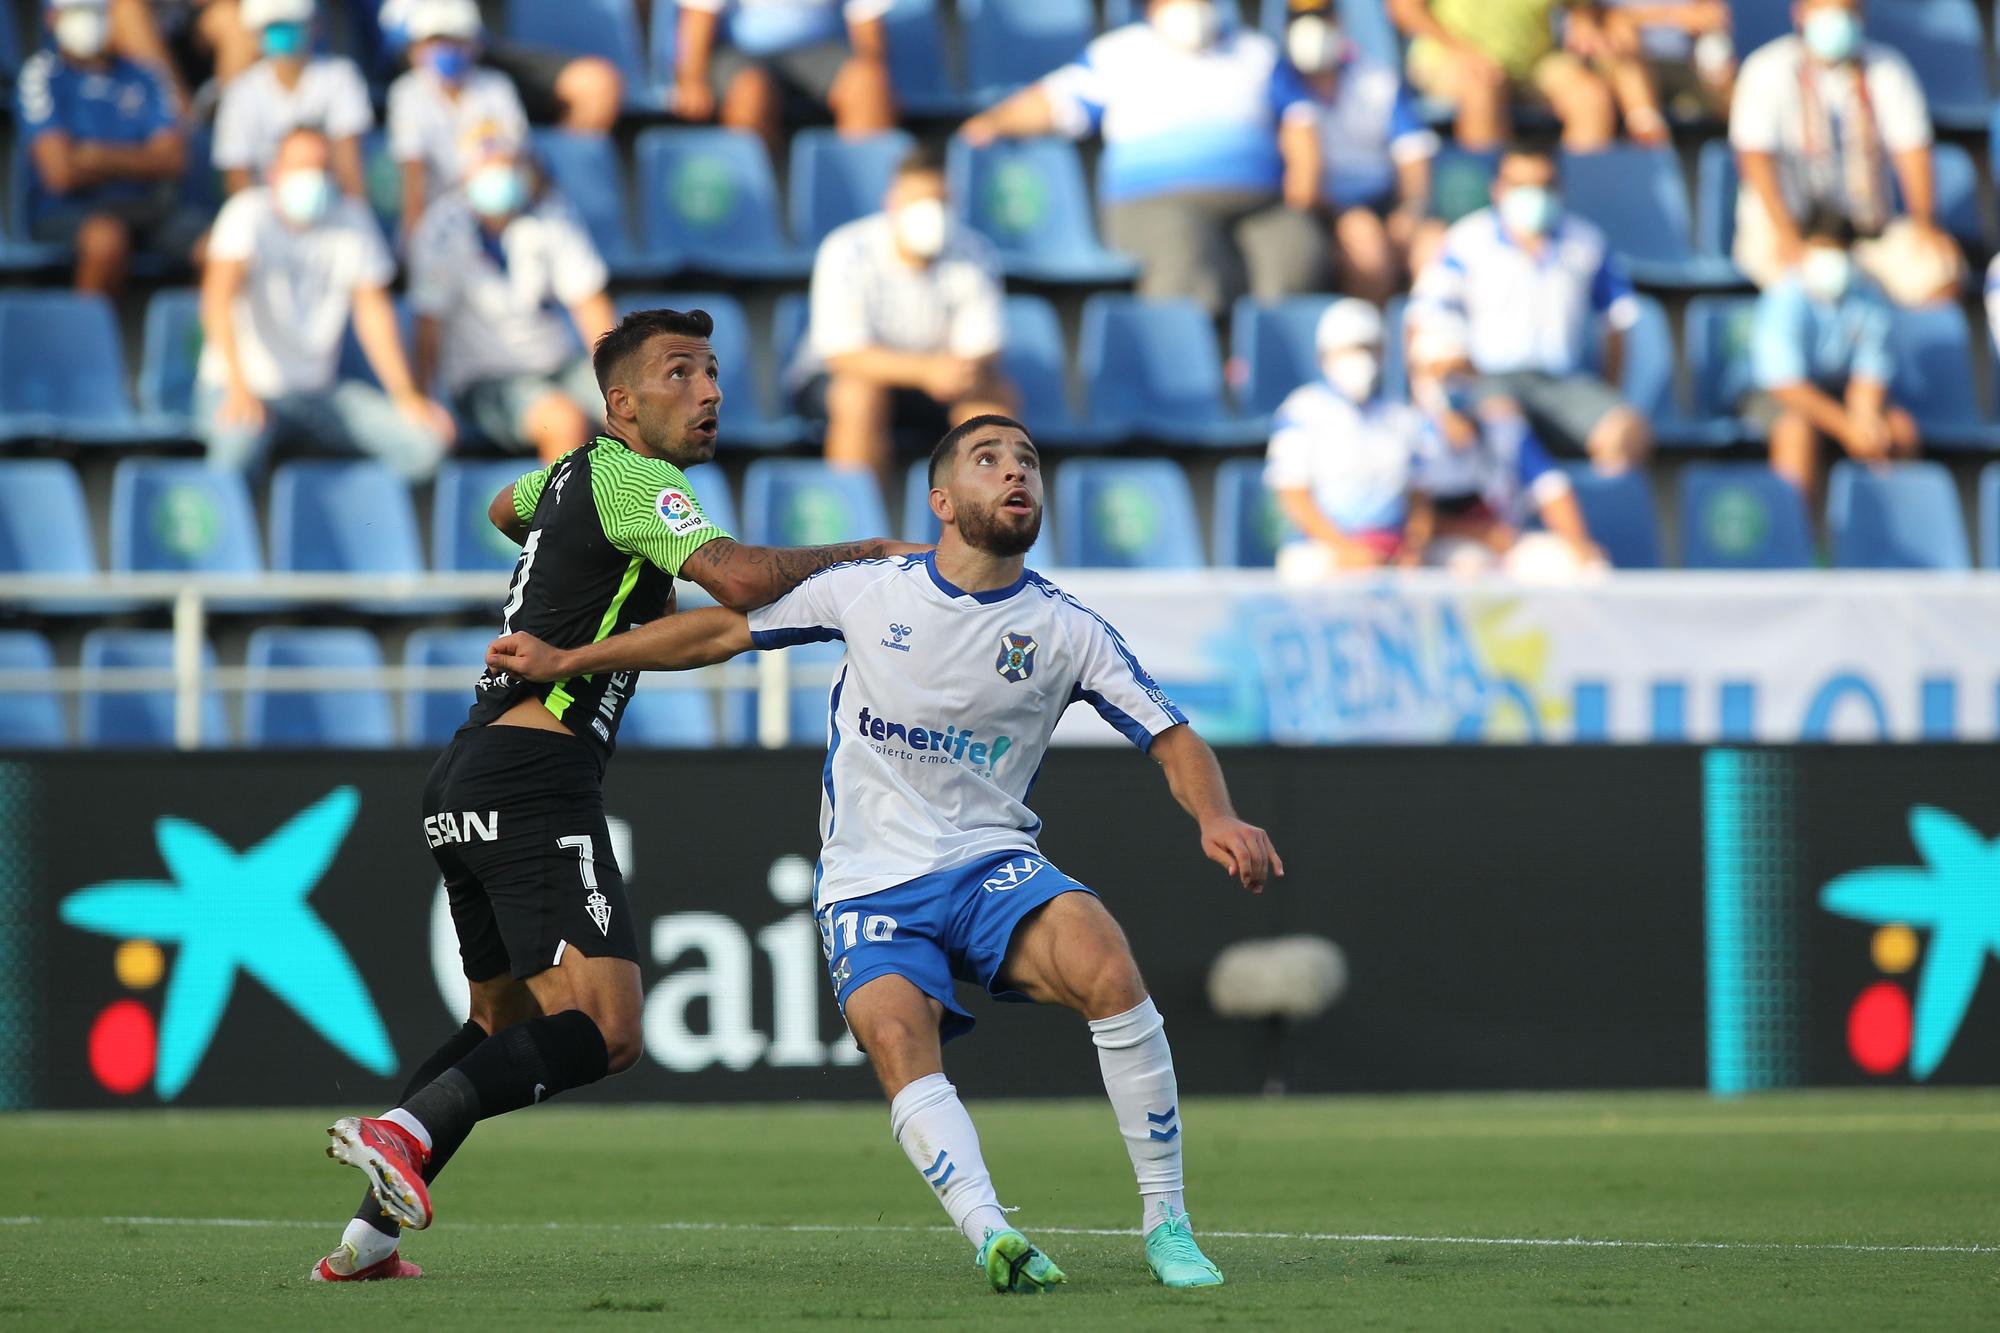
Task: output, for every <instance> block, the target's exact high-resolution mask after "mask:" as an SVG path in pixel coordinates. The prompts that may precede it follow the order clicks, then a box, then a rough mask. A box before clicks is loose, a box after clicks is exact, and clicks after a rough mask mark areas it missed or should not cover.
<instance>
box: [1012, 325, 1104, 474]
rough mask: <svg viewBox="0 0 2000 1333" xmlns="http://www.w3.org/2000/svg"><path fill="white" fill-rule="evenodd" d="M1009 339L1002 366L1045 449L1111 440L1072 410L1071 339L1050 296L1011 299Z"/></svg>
mask: <svg viewBox="0 0 2000 1333" xmlns="http://www.w3.org/2000/svg"><path fill="white" fill-rule="evenodd" d="M1006 320H1007V340H1006V342H1005V343H1004V344H1003V345H1002V347H1001V349H1000V367H1001V369H1002V370H1003V371H1005V372H1006V374H1007V377H1008V379H1010V380H1012V381H1013V384H1014V388H1015V389H1016V390H1017V391H1018V392H1019V393H1020V396H1021V422H1022V424H1024V425H1025V426H1027V428H1028V433H1029V434H1030V435H1032V436H1034V438H1035V440H1036V441H1037V442H1038V443H1040V444H1043V445H1081V444H1095V443H1100V442H1102V441H1103V440H1105V439H1106V438H1107V437H1106V436H1105V435H1104V433H1103V432H1102V431H1099V430H1096V429H1094V428H1093V427H1091V426H1090V425H1089V424H1088V423H1087V422H1085V421H1084V420H1083V419H1082V418H1080V417H1078V416H1077V414H1076V411H1075V410H1074V409H1073V408H1072V407H1071V406H1070V401H1069V378H1068V377H1069V364H1070V361H1069V340H1068V339H1067V338H1065V337H1063V329H1062V321H1061V320H1060V319H1058V318H1057V316H1056V309H1055V307H1054V306H1053V305H1050V304H1049V302H1048V300H1047V298H1045V297H1041V296H1032V295H1027V294H1015V295H1011V296H1009V297H1008V298H1007V305H1006Z"/></svg>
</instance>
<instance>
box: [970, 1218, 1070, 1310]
mask: <svg viewBox="0 0 2000 1333" xmlns="http://www.w3.org/2000/svg"><path fill="white" fill-rule="evenodd" d="M973 1262H974V1263H976V1264H978V1265H979V1267H980V1268H981V1269H982V1270H983V1271H984V1272H985V1274H986V1280H987V1281H988V1282H991V1283H992V1284H993V1290H995V1291H1000V1292H1007V1291H1011V1292H1015V1293H1017V1294H1021V1295H1037V1296H1038V1295H1040V1294H1041V1293H1042V1292H1045V1291H1047V1290H1048V1289H1049V1288H1050V1287H1053V1286H1055V1285H1056V1284H1057V1283H1058V1282H1067V1281H1069V1279H1068V1278H1066V1277H1064V1276H1063V1271H1062V1269H1060V1268H1057V1267H1056V1266H1055V1265H1054V1264H1053V1263H1051V1262H1050V1261H1049V1256H1047V1255H1046V1254H1043V1253H1042V1252H1041V1251H1040V1250H1038V1249H1036V1248H1035V1247H1034V1244H1033V1243H1032V1242H1031V1241H1029V1239H1028V1238H1027V1237H1026V1236H1024V1235H1022V1234H1021V1233H1020V1232H1018V1231H1016V1230H1014V1228H1012V1227H1008V1228H1007V1229H1006V1230H1004V1231H1000V1230H994V1229H990V1228H989V1229H988V1230H987V1232H986V1243H985V1244H984V1245H981V1246H980V1247H979V1254H978V1257H977V1258H975V1259H974V1260H973Z"/></svg>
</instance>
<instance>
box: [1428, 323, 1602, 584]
mask: <svg viewBox="0 0 2000 1333" xmlns="http://www.w3.org/2000/svg"><path fill="white" fill-rule="evenodd" d="M1410 397H1411V399H1412V400H1413V401H1414V402H1415V403H1416V405H1417V407H1418V409H1419V410H1420V411H1422V412H1423V414H1424V416H1425V418H1426V419H1427V421H1428V422H1429V425H1430V427H1431V429H1430V431H1429V433H1428V434H1427V435H1426V436H1425V439H1424V445H1423V447H1422V448H1421V449H1420V450H1419V451H1418V455H1417V464H1416V489H1417V491H1418V493H1419V494H1421V495H1423V496H1424V497H1425V498H1426V499H1427V500H1428V501H1429V506H1430V527H1431V530H1430V534H1429V537H1430V540H1429V541H1428V542H1427V543H1426V545H1425V546H1424V563H1425V564H1427V565H1435V566H1438V567H1440V568H1444V569H1450V570H1455V571H1458V572H1461V573H1483V572H1486V571H1488V570H1495V569H1499V570H1505V571H1506V572H1507V574H1508V575H1510V576H1511V577H1514V578H1523V579H1531V580H1535V581H1538V582H1561V581H1566V580H1570V579H1574V578H1576V577H1578V576H1580V575H1582V574H1583V573H1585V572H1586V571H1594V570H1601V569H1604V568H1606V567H1607V565H1608V562H1607V561H1606V559H1605V557H1604V552H1603V551H1602V550H1600V549H1599V548H1598V546H1597V543H1595V542H1593V541H1592V540H1591V539H1590V529H1589V527H1588V526H1587V525H1586V524H1585V522H1584V518H1583V506H1582V505H1581V504H1579V503H1577V498H1576V489H1575V487H1573V486H1571V485H1570V480H1569V474H1568V473H1566V472H1564V471H1563V470H1562V469H1561V468H1560V467H1558V466H1556V464H1555V461H1554V460H1553V459H1551V458H1550V457H1549V453H1548V450H1547V449H1544V448H1543V447H1542V442H1541V441H1540V440H1538V439H1536V438H1535V432H1534V429H1533V427H1531V426H1530V425H1529V424H1528V419H1527V417H1525V416H1524V415H1522V413H1521V409H1520V407H1519V406H1518V405H1517V404H1515V403H1514V402H1513V401H1512V400H1510V399H1508V398H1505V397H1503V396H1501V395H1498V394H1482V393H1481V392H1480V387H1479V377H1478V376H1477V375H1475V374H1474V373H1473V369H1472V362H1471V361H1470V360H1469V359H1467V356H1466V342H1465V331H1464V328H1463V327H1462V326H1461V325H1459V324H1458V323H1457V322H1456V321H1453V320H1440V321H1434V322H1433V323H1431V324H1428V325H1426V326H1425V327H1424V329H1423V330H1422V332H1420V333H1419V334H1418V336H1417V337H1416V339H1415V340H1414V342H1413V343H1412V345H1411V348H1410ZM1535 517H1539V518H1540V519H1541V521H1542V527H1543V529H1544V530H1543V531H1541V532H1530V531H1528V530H1527V524H1528V521H1529V519H1531V518H1535Z"/></svg>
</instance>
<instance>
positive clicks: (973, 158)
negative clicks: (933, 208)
mask: <svg viewBox="0 0 2000 1333" xmlns="http://www.w3.org/2000/svg"><path fill="white" fill-rule="evenodd" d="M946 169H947V172H948V174H949V176H950V180H951V201H952V208H953V210H954V211H955V212H956V213H957V214H958V216H959V218H960V219H961V220H962V221H966V222H970V223H971V224H972V225H973V226H974V227H976V228H978V229H979V230H980V231H981V232H982V233H984V234H985V236H986V238H987V239H988V240H990V241H992V242H993V244H994V246H995V247H996V248H997V249H998V250H999V251H1000V265H1001V267H1002V268H1003V269H1005V270H1006V272H1007V276H1008V277H1010V278H1024V279H1027V280H1029V281H1031V282H1050V283H1079V284H1086V285H1096V284H1105V283H1121V282H1130V281H1131V280H1132V279H1133V278H1134V277H1135V276H1137V274H1138V272H1139V267H1138V265H1137V264H1136V263H1135V262H1134V261H1133V260H1132V259H1131V258H1130V257H1128V256H1126V255H1122V254H1119V253H1118V252H1117V251H1115V250H1109V249H1106V248H1105V246H1104V245H1103V243H1102V242H1100V241H1099V240H1098V238H1097V223H1096V220H1095V218H1094V216H1093V214H1092V212H1091V205H1090V192H1089V190H1088V189H1087V188H1086V186H1085V184H1084V178H1083V163H1082V161H1081V159H1079V158H1078V156H1077V151H1076V145H1074V144H1072V143H1070V142H1069V141H1068V140H1067V139H1010V140H1002V141H1000V142H998V143H994V144H989V145H987V146H986V147H984V148H974V147H973V146H972V145H970V144H968V143H966V142H965V141H964V140H963V139H953V140H952V141H951V146H950V148H949V149H948V150H947V160H946Z"/></svg>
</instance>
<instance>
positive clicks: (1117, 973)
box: [1000, 890, 1146, 1018]
mask: <svg viewBox="0 0 2000 1333" xmlns="http://www.w3.org/2000/svg"><path fill="white" fill-rule="evenodd" d="M1000 980H1001V982H1002V983H1003V984H1004V985H1005V986H1006V987H1007V988H1008V989H1009V990H1016V991H1019V992H1021V993H1022V994H1023V995H1026V996H1027V997H1028V998H1029V999H1031V1000H1033V1001H1035V1002H1036V1003H1038V1004H1059V1005H1062V1006H1063V1007H1064V1008H1066V1009H1075V1010H1077V1011H1078V1012H1080V1013H1084V1014H1085V1015H1086V1016H1088V1017H1091V1018H1103V1017H1108V1016H1109V1015H1111V1014H1115V1013H1122V1012H1123V1011H1124V1010H1126V1009H1129V1008H1131V1007H1132V1006H1133V1005H1134V1004H1137V1003H1138V1002H1139V1001H1140V1000H1142V999H1144V998H1145V993H1146V989H1145V981H1144V979H1143V978H1142V977H1141V976H1140V975H1139V964H1138V962H1137V960H1135V959H1134V958H1133V957H1132V946H1131V945H1130V944H1129V943H1127V942H1126V939H1125V932H1124V931H1123V930H1122V929H1121V928H1120V927H1119V925H1118V922H1117V921H1116V920H1115V919H1114V918H1113V917H1112V915H1111V911H1110V909H1109V908H1107V907H1105V905H1104V903H1103V902H1102V901H1101V900H1100V899H1099V898H1098V897H1097V895H1096V894H1094V893H1087V892H1083V891H1081V890H1076V891H1072V892H1069V893H1064V894H1060V895H1058V896H1057V897H1054V898H1051V899H1049V901H1048V902H1046V903H1043V904H1042V905H1041V906H1040V907H1038V908H1036V909H1035V910H1034V912H1033V913H1031V914H1030V915H1029V916H1027V917H1026V918H1024V919H1023V920H1022V922H1021V924H1020V926H1019V927H1018V928H1016V930H1015V931H1014V938H1013V942H1012V943H1011V944H1010V945H1009V947H1008V949H1007V957H1006V961H1005V962H1003V963H1002V964H1001V967H1000Z"/></svg>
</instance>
